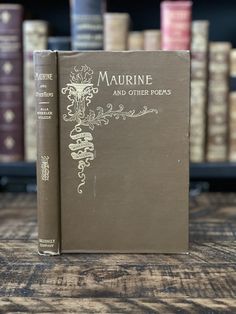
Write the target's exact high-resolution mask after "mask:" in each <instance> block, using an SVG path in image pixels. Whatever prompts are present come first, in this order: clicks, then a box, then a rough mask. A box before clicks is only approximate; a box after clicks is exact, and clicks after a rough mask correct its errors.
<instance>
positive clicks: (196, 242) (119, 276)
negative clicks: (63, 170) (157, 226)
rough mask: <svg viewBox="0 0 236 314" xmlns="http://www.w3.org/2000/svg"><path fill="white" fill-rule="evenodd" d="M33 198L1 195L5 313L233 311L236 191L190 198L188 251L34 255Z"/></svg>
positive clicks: (0, 303) (0, 284)
mask: <svg viewBox="0 0 236 314" xmlns="http://www.w3.org/2000/svg"><path fill="white" fill-rule="evenodd" d="M36 237H37V227H36V196H35V195H32V194H28V195H27V194H18V195H13V194H1V195H0V266H1V267H0V297H1V299H0V313H16V312H17V313H27V312H30V313H67V312H69V313H135V314H137V313H164V314H165V313H191V314H192V313H236V241H235V239H236V194H202V195H200V196H198V197H196V198H194V199H191V211H190V239H191V245H190V254H189V255H155V254H148V255H144V254H139V255H137V254H135V255H132V254H129V255H120V254H119V255H118V254H91V255H89V254H74V255H62V256H57V257H42V256H38V255H37V252H36Z"/></svg>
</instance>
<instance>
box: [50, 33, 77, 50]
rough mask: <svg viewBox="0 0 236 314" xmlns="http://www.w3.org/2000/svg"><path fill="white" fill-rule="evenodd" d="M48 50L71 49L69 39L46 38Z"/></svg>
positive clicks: (59, 37) (65, 37) (60, 37)
mask: <svg viewBox="0 0 236 314" xmlns="http://www.w3.org/2000/svg"><path fill="white" fill-rule="evenodd" d="M47 48H48V49H49V50H64V51H66V50H70V49H71V39H70V37H68V36H55V37H48V45H47Z"/></svg>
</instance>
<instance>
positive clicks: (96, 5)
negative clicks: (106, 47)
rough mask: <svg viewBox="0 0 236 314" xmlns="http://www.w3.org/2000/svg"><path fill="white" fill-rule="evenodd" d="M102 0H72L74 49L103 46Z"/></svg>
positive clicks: (94, 48)
mask: <svg viewBox="0 0 236 314" xmlns="http://www.w3.org/2000/svg"><path fill="white" fill-rule="evenodd" d="M102 4H103V3H102V1H101V0H86V1H85V0H71V1H70V7H71V8H70V12H71V35H72V37H71V40H72V49H73V50H101V49H102V48H103V18H102V13H103V5H102Z"/></svg>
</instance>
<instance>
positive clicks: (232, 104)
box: [229, 92, 236, 162]
mask: <svg viewBox="0 0 236 314" xmlns="http://www.w3.org/2000/svg"><path fill="white" fill-rule="evenodd" d="M229 161H232V162H235V161H236V92H231V93H230V94H229Z"/></svg>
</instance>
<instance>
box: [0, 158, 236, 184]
mask: <svg viewBox="0 0 236 314" xmlns="http://www.w3.org/2000/svg"><path fill="white" fill-rule="evenodd" d="M0 176H7V177H31V178H33V177H36V164H35V163H34V162H13V163H0ZM190 178H191V179H192V180H198V179H199V180H200V179H201V180H202V179H236V163H227V162H226V163H199V164H197V163H196V164H191V165H190Z"/></svg>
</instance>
